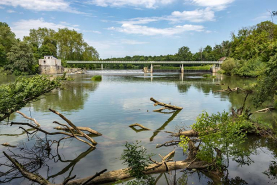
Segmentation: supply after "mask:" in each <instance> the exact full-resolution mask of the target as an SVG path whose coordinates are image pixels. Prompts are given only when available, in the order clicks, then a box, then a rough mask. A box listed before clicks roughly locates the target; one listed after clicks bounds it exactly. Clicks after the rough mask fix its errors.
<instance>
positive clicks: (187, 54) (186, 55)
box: [177, 46, 192, 61]
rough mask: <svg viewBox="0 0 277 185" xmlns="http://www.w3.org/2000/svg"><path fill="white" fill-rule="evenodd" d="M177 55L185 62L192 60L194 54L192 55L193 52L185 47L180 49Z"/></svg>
mask: <svg viewBox="0 0 277 185" xmlns="http://www.w3.org/2000/svg"><path fill="white" fill-rule="evenodd" d="M177 54H178V56H180V57H181V58H182V60H184V61H190V60H192V53H191V51H190V50H189V48H188V47H187V46H183V47H181V48H179V49H178V53H177Z"/></svg>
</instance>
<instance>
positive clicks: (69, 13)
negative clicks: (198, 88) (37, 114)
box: [0, 0, 277, 58]
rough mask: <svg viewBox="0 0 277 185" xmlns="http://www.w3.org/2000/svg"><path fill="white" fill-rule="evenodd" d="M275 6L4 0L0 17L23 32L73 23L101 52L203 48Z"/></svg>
mask: <svg viewBox="0 0 277 185" xmlns="http://www.w3.org/2000/svg"><path fill="white" fill-rule="evenodd" d="M270 11H277V0H83V1H81V0H0V21H1V22H6V23H8V24H9V25H10V27H11V29H12V31H13V32H14V33H15V34H16V36H17V38H20V39H22V38H23V36H26V35H28V34H29V30H30V29H33V28H35V29H37V28H38V27H47V28H51V29H54V30H58V28H64V27H67V28H69V29H75V30H77V31H78V32H81V33H83V36H84V40H85V41H86V42H87V43H88V44H89V45H91V46H93V47H95V48H96V49H97V51H98V52H99V54H100V58H110V57H124V56H126V55H128V56H133V55H167V54H175V53H177V51H178V48H180V47H182V46H188V47H189V48H190V49H191V51H192V52H197V51H198V50H199V49H200V48H201V47H205V46H206V45H211V46H214V45H215V44H220V43H221V42H222V41H223V40H230V35H231V32H236V31H237V30H238V29H240V28H242V27H249V26H253V25H255V24H257V23H259V22H261V21H265V20H271V16H270V13H269V12H270ZM274 22H275V23H276V22H277V17H275V18H274Z"/></svg>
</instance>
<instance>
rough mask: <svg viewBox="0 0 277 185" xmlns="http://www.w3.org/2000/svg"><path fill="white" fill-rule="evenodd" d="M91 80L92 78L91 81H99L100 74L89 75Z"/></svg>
mask: <svg viewBox="0 0 277 185" xmlns="http://www.w3.org/2000/svg"><path fill="white" fill-rule="evenodd" d="M91 80H92V81H101V80H102V76H100V75H95V76H93V77H91Z"/></svg>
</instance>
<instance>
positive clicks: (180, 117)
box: [0, 70, 277, 185]
mask: <svg viewBox="0 0 277 185" xmlns="http://www.w3.org/2000/svg"><path fill="white" fill-rule="evenodd" d="M96 74H97V75H99V74H100V75H102V81H101V82H94V81H91V77H92V76H93V75H96ZM202 75H203V74H197V73H188V74H184V75H182V74H177V73H154V74H153V75H151V74H144V73H142V72H141V71H134V70H130V71H101V72H100V71H88V72H87V73H86V74H78V75H71V76H72V77H73V78H74V81H70V82H66V84H65V85H64V86H63V88H62V89H59V90H54V91H53V92H51V93H48V94H46V95H44V96H42V97H40V99H39V100H37V101H35V102H33V103H31V104H29V105H27V106H26V107H25V108H22V109H21V112H23V113H25V114H26V115H28V116H31V117H33V118H35V119H36V120H37V121H38V122H39V123H40V124H41V125H42V128H44V129H46V130H48V131H54V129H53V128H54V127H55V126H57V125H55V124H54V123H53V121H59V122H61V123H64V121H63V120H61V118H59V117H58V116H57V115H55V114H53V113H52V112H50V111H49V110H48V109H49V108H51V109H54V110H56V111H58V112H60V113H62V114H63V115H65V116H66V117H67V118H68V119H70V120H71V121H72V122H73V123H74V124H75V125H77V126H85V127H90V128H92V129H94V130H97V131H98V132H100V133H102V134H103V135H102V136H99V137H93V138H94V139H95V140H96V141H97V142H98V145H97V147H96V149H95V150H92V149H89V147H88V146H87V145H86V144H84V143H82V142H80V141H77V140H75V139H69V140H66V141H65V142H62V144H61V146H60V149H59V155H58V156H55V155H56V152H55V149H53V150H52V151H53V156H52V157H50V158H48V159H47V160H45V164H43V165H42V166H41V167H40V168H39V170H38V171H37V172H38V173H39V174H41V175H42V176H43V177H45V178H47V179H49V180H50V181H51V182H53V183H61V182H62V181H63V180H64V179H65V178H66V177H68V176H73V175H76V176H77V177H76V178H82V177H86V176H90V175H93V174H95V173H96V172H99V171H101V170H103V169H108V170H109V171H110V170H116V169H120V168H124V167H125V166H124V165H123V164H122V161H121V160H120V156H121V154H122V151H123V150H124V148H125V147H124V144H125V143H126V141H128V142H135V141H136V140H138V141H141V144H142V145H143V146H144V147H145V148H146V149H147V151H148V152H149V153H154V154H156V155H155V156H154V157H153V159H155V160H159V156H158V154H161V155H166V154H167V153H169V152H170V151H172V149H174V148H175V149H176V153H175V156H174V160H184V159H185V156H184V154H183V151H182V149H181V148H179V147H177V146H171V147H162V148H158V149H156V145H157V144H162V143H164V142H166V141H169V140H172V138H171V137H170V135H169V134H168V133H165V132H164V131H171V132H178V130H179V129H180V128H187V129H189V127H190V126H191V125H192V124H193V123H194V122H195V120H196V118H197V116H198V115H199V114H201V113H202V112H203V111H206V112H208V113H209V114H211V113H217V112H222V111H224V110H225V111H230V109H231V108H232V107H234V108H239V107H240V106H242V104H243V100H244V97H245V95H244V94H243V93H239V94H238V93H235V92H234V93H231V94H227V93H218V92H214V91H216V90H220V89H226V88H227V86H230V87H231V88H234V87H241V88H243V87H245V86H246V85H248V84H249V83H251V82H253V81H255V79H242V78H237V77H227V76H223V75H216V77H215V78H203V77H202ZM13 80H14V78H12V77H0V84H1V83H7V82H11V81H13ZM150 97H154V98H155V99H156V100H159V101H161V102H165V103H171V104H172V105H177V106H181V107H183V110H182V111H180V112H178V113H168V114H162V113H157V112H153V110H154V109H157V107H154V106H153V102H151V101H150ZM246 106H248V107H250V108H251V110H252V112H253V111H255V110H256V109H255V108H254V107H251V97H249V98H248V101H247V103H246ZM276 117H277V115H276V112H270V113H263V114H257V113H256V114H254V115H253V116H252V118H253V119H256V120H258V121H260V122H263V123H265V124H271V125H272V126H273V127H274V128H275V124H274V123H275V121H274V120H275V119H276ZM10 121H20V122H26V120H24V119H23V118H22V116H21V115H19V114H14V115H12V116H11V118H10ZM133 123H140V124H142V125H144V126H145V127H148V128H150V129H151V130H150V131H136V130H133V129H131V128H130V127H129V125H131V124H133ZM37 135H38V136H39V137H40V138H42V139H43V138H45V136H44V134H40V133H38V134H37ZM60 137H61V136H51V137H50V136H48V139H57V140H58V139H59V138H60ZM36 140H38V138H37V137H33V138H28V137H27V136H26V134H22V130H21V129H19V128H18V126H9V125H7V124H6V122H1V125H0V143H5V142H8V143H9V144H11V145H16V146H19V148H10V150H11V151H13V152H14V153H16V154H22V155H25V154H24V151H25V150H26V148H27V149H29V150H31V148H32V146H33V145H34V143H35V141H36ZM55 146H56V145H53V148H55ZM242 147H243V148H245V150H250V151H251V155H250V160H248V162H249V164H245V165H240V164H239V163H237V162H235V161H234V160H232V158H230V163H229V167H228V176H227V177H226V178H227V179H229V182H230V181H232V183H233V184H243V183H245V182H247V183H248V184H257V185H258V184H273V183H276V182H277V180H276V179H275V176H270V175H266V174H265V173H264V172H265V171H267V170H268V169H269V166H270V164H271V161H274V160H275V157H276V152H277V151H276V146H275V145H274V143H272V142H271V141H270V140H269V139H265V138H257V137H255V136H252V137H249V139H248V140H247V142H246V143H245V144H244V145H243V146H242ZM20 148H21V149H20ZM22 148H25V149H24V150H23V149H22ZM0 149H1V151H6V152H7V153H9V154H10V151H9V150H8V148H7V147H3V146H2V145H0ZM1 156H2V155H1ZM5 161H6V159H5V158H4V157H1V158H0V162H1V163H3V162H5ZM0 169H1V170H0V171H1V172H3V171H5V170H6V169H7V168H6V167H5V166H0ZM175 173H176V176H177V178H179V179H180V180H179V181H178V182H179V184H186V183H187V184H208V183H212V182H213V180H211V179H210V178H209V177H207V176H205V175H204V174H201V173H189V174H187V173H184V172H180V171H176V172H172V173H171V174H167V173H166V174H156V175H154V177H157V178H158V177H159V176H160V178H159V180H158V181H157V184H161V185H162V184H168V183H169V184H170V181H172V179H173V176H174V174H175ZM15 176H17V177H20V175H18V174H16V175H15ZM6 177H7V176H6ZM1 180H6V181H8V180H7V179H5V177H1ZM9 183H10V184H30V182H29V181H28V180H26V179H24V178H16V179H13V180H11V181H10V182H9ZM213 184H222V183H219V182H216V181H214V182H213Z"/></svg>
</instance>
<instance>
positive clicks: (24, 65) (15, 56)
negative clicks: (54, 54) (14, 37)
mask: <svg viewBox="0 0 277 185" xmlns="http://www.w3.org/2000/svg"><path fill="white" fill-rule="evenodd" d="M37 67H38V64H37V62H36V60H35V58H34V55H33V52H32V49H31V47H30V46H29V45H28V44H27V43H26V42H18V43H16V44H14V45H13V46H12V47H11V49H10V52H9V53H7V65H6V66H5V69H7V70H10V71H12V72H13V73H15V74H16V75H20V74H22V73H23V74H34V73H36V72H37Z"/></svg>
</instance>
